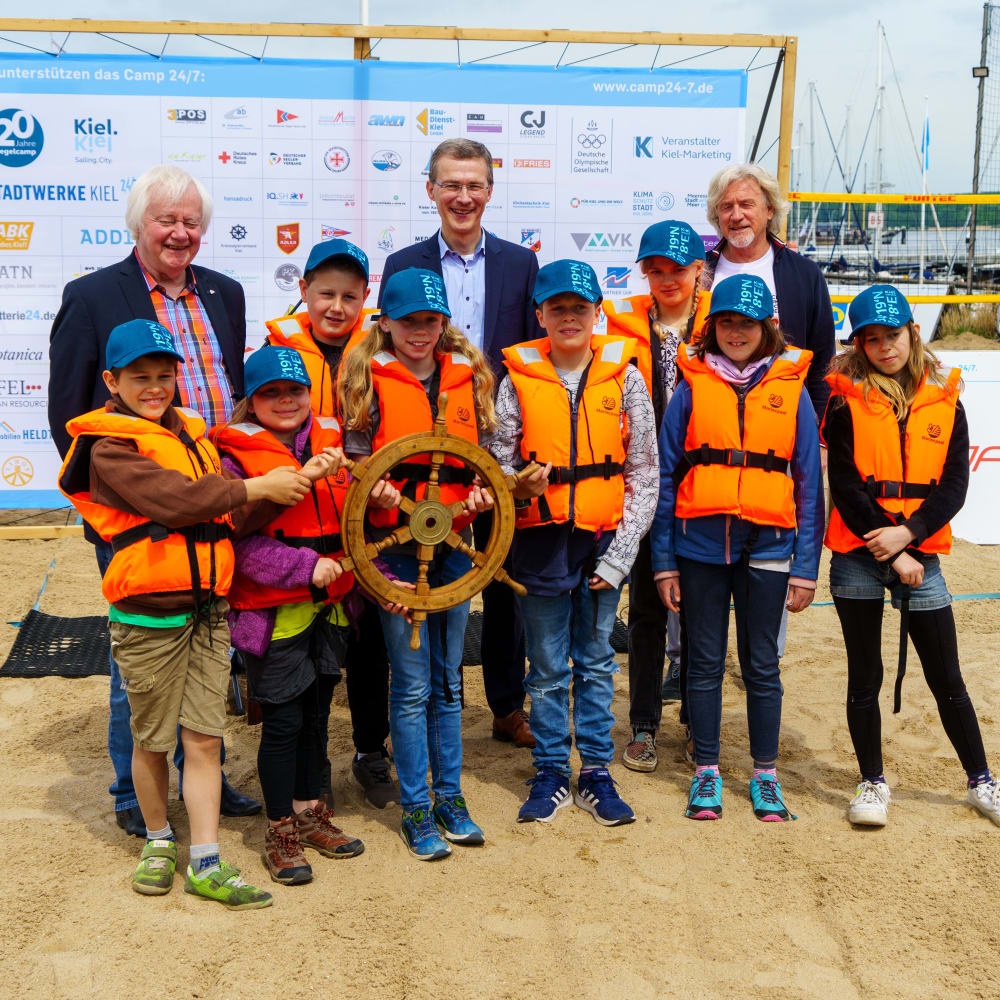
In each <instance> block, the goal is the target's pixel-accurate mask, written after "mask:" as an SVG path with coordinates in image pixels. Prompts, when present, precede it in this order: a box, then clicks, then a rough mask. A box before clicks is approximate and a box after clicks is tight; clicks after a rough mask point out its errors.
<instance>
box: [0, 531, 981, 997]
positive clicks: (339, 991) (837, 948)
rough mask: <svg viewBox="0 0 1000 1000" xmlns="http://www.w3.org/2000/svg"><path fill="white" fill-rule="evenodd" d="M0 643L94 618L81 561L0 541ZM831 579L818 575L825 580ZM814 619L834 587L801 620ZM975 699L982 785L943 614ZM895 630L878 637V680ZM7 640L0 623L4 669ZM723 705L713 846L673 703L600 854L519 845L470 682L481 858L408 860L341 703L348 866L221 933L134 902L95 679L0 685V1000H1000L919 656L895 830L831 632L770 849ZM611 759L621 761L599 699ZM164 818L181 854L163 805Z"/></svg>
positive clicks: (242, 737)
mask: <svg viewBox="0 0 1000 1000" xmlns="http://www.w3.org/2000/svg"><path fill="white" fill-rule="evenodd" d="M0 553H2V555H3V565H4V566H5V567H6V570H5V571H4V588H3V595H4V596H3V598H2V606H3V612H4V613H3V618H2V620H3V621H12V620H16V619H19V618H20V617H22V615H23V614H24V613H25V612H26V611H27V610H28V608H30V607H31V605H32V603H33V602H34V600H35V598H36V595H37V593H38V589H39V587H40V585H41V581H42V578H43V576H44V575H45V572H46V570H47V569H48V568H49V566H50V563H51V562H52V560H53V559H54V560H55V564H54V566H53V567H52V569H51V571H50V574H49V580H48V584H47V586H46V589H45V593H44V594H43V595H42V599H41V608H42V610H43V611H49V612H51V613H54V614H62V615H82V614H97V613H101V612H102V611H103V610H104V608H103V607H102V604H101V600H100V595H99V591H98V582H97V571H96V566H95V562H94V558H93V552H92V550H91V548H90V546H88V545H87V544H86V543H85V542H84V541H83V540H82V539H65V540H60V541H16V542H14V541H4V542H0ZM945 573H946V576H947V578H948V581H949V583H950V585H951V588H952V590H953V592H955V593H963V592H980V591H989V590H992V589H994V588H995V586H996V581H997V580H998V579H1000V548H986V547H976V546H973V545H970V544H967V543H962V542H960V543H958V544H957V545H956V548H955V552H954V554H953V555H952V556H951V557H950V558H949V559H948V560H946V563H945ZM825 576H826V570H825V567H824V570H823V577H824V578H825ZM817 599H818V600H819V601H824V600H828V599H829V595H828V593H827V590H826V586H825V581H824V583H823V585H822V586H821V588H820V593H819V595H818V598H817ZM955 613H956V618H957V620H958V624H959V630H960V636H961V640H960V641H961V652H962V658H963V669H964V672H965V676H966V680H967V682H968V685H969V688H970V690H971V692H972V695H973V699H974V701H975V704H976V706H977V708H978V710H979V715H980V719H981V720H982V724H983V730H984V736H985V742H986V745H987V752H988V754H989V756H990V759H991V760H992V762H993V763H994V764H995V765H998V766H1000V756H998V751H1000V679H998V677H997V670H996V666H997V660H996V652H995V649H996V645H995V636H996V633H997V632H998V630H1000V602H993V601H959V602H956V605H955ZM896 625H897V619H896V617H895V613H893V612H889V613H888V614H887V618H886V627H885V632H884V638H885V660H886V663H887V664H891V665H894V664H895V638H894V637H895V632H896ZM13 635H14V629H13V628H11V627H10V626H8V625H0V642H2V643H3V651H4V652H6V650H7V649H8V648H9V646H10V643H11V642H12V641H13ZM730 661H731V662H730V668H731V669H730V672H729V673H728V674H727V678H726V682H725V692H724V697H725V705H724V718H723V753H722V765H721V766H722V774H723V779H724V785H725V791H724V805H725V813H724V816H723V818H722V820H721V821H720V822H716V823H694V822H691V821H689V820H685V819H684V818H683V809H684V804H685V797H686V791H687V787H688V784H689V781H690V775H691V771H690V767H689V766H688V765H686V764H685V763H684V762H683V756H682V753H681V733H680V729H679V727H678V724H677V721H676V714H677V713H676V706H670V705H668V706H665V710H664V725H663V730H662V732H661V737H660V742H659V750H660V766H659V768H658V769H657V770H656V771H655V772H653V773H651V774H648V775H639V774H634V773H632V772H630V771H627V770H625V769H624V768H623V767H622V766H620V764H616V765H614V768H613V770H614V773H615V776H616V777H617V779H618V780H619V781H620V782H621V790H622V793H623V794H624V796H625V797H626V799H627V800H628V801H629V802H630V803H631V805H632V806H633V807H634V809H635V811H636V814H637V822H636V823H635V824H633V825H631V826H628V827H620V828H614V829H605V828H603V827H600V826H598V825H597V824H596V823H594V821H593V820H592V819H591V818H590V816H589V815H587V814H586V813H584V812H583V811H581V810H579V809H576V808H570V809H567V810H563V811H562V812H561V813H560V814H559V815H558V817H557V820H556V822H555V823H553V824H552V825H551V826H548V825H542V824H529V825H523V826H521V825H518V824H517V823H516V822H515V815H516V812H517V809H518V806H519V804H520V803H521V801H522V799H523V796H524V793H525V788H524V784H523V783H524V781H525V780H526V779H527V778H528V777H530V775H531V773H532V770H531V766H530V757H529V754H528V753H527V752H526V751H521V750H516V749H514V748H511V747H509V746H506V745H504V744H500V743H496V742H494V741H493V740H492V739H491V738H490V716H489V712H488V710H487V709H486V707H485V700H484V697H483V691H482V682H481V675H480V672H479V671H478V670H477V669H467V671H466V694H467V708H466V711H465V716H464V734H465V770H464V786H465V793H466V796H467V798H468V800H469V802H470V806H471V808H472V811H473V815H474V816H475V817H476V818H477V819H478V820H479V822H480V823H481V824H482V826H483V827H484V829H485V831H486V835H487V844H486V846H485V847H483V848H466V849H461V848H459V849H456V850H455V852H454V854H453V856H452V857H451V858H449V859H447V860H445V861H443V862H439V863H436V864H421V863H419V862H417V861H415V860H412V859H411V858H410V857H409V856H408V854H407V853H406V850H405V848H404V846H403V843H402V841H401V840H400V838H399V834H398V818H399V814H398V810H396V809H394V808H392V807H390V808H389V809H386V810H384V811H379V810H377V809H373V808H371V807H369V806H368V805H367V804H365V803H364V802H363V799H362V796H361V794H360V790H359V789H358V787H357V786H356V785H354V784H352V782H351V780H350V778H349V773H350V768H349V760H350V726H349V716H348V712H347V708H346V704H345V698H344V692H343V690H342V687H341V688H340V689H338V692H337V699H336V704H335V707H334V713H333V717H332V719H331V741H330V749H331V757H332V759H333V761H334V784H335V791H336V798H337V813H338V815H339V817H340V822H341V824H342V825H343V827H344V828H345V829H346V830H347V831H348V832H350V833H352V834H355V835H357V836H360V837H362V838H363V840H364V842H365V845H366V850H365V853H364V854H363V855H361V856H360V857H358V858H355V859H352V860H346V861H332V860H326V859H322V858H317V860H316V861H315V863H314V869H315V872H316V878H315V880H314V882H313V883H312V884H311V885H307V886H302V887H296V888H290V887H281V886H273V888H274V891H275V905H274V906H273V907H272V908H270V909H268V910H263V911H254V912H250V913H228V912H225V911H224V910H223V909H222V908H221V907H220V906H217V905H215V904H208V903H204V902H202V901H200V900H197V899H195V898H193V897H191V896H187V895H185V894H184V893H183V892H182V891H181V884H180V883H178V884H175V887H174V890H173V892H172V893H171V894H170V895H168V896H166V897H161V898H145V897H141V896H138V895H136V894H135V893H133V892H132V891H131V889H130V886H129V881H130V875H131V870H132V868H133V866H134V864H135V862H136V859H137V856H138V851H139V841H138V840H136V839H134V838H129V837H126V836H125V835H124V834H123V833H122V832H121V831H120V830H119V829H118V827H117V826H115V824H114V820H113V817H112V812H111V809H112V804H111V799H110V798H109V796H108V795H107V792H106V788H107V785H108V782H109V780H110V767H109V763H108V760H107V756H106V751H105V733H106V721H107V709H106V703H107V683H108V682H107V679H106V678H101V677H94V678H89V679H83V680H68V679H61V678H48V679H42V680H34V681H28V680H18V679H12V678H4V677H3V675H2V673H0V789H2V792H3V795H2V798H0V837H2V839H0V843H2V844H3V846H4V860H5V865H4V867H5V870H6V871H7V876H6V884H5V887H4V888H3V891H2V895H0V940H2V942H3V945H2V956H3V958H2V968H3V973H4V974H3V976H2V977H0V997H4V998H6V997H18V998H28V997H46V998H50V997H60V998H62V997H67V998H90V997H102V998H103V997H119V998H131V997H156V998H163V1000H173V998H189V997H207V998H214V1000H229V998H244V997H277V996H279V995H281V996H304V995H307V994H309V995H314V996H329V997H334V998H338V1000H350V998H355V997H357V998H361V997H365V998H367V997H372V998H382V997H386V998H417V997H429V996H441V995H444V996H459V997H463V998H484V1000H485V998H515V997H516V998H521V997H532V998H539V1000H541V998H570V997H572V998H587V1000H590V998H594V1000H598V998H599V1000H612V998H619V997H621V998H626V997H627V998H629V1000H646V998H653V997H657V998H661V997H691V996H696V997H725V998H744V997H746V998H751V997H754V998H756V997H760V998H772V997H774V996H781V997H784V998H813V997H816V998H836V1000H848V998H854V997H860V996H867V997H879V998H883V997H893V998H896V997H898V998H938V997H943V996H951V997H962V998H965V997H983V998H986V997H990V998H994V997H996V996H998V995H1000V966H998V964H997V961H996V956H997V954H998V951H1000V904H998V902H997V889H996V878H995V870H996V859H997V857H998V855H1000V828H998V827H996V826H994V825H992V824H991V823H989V822H988V821H987V820H986V819H985V818H983V817H982V816H980V815H978V814H977V813H975V812H973V811H972V810H971V809H970V808H969V807H967V806H966V805H965V804H964V803H963V799H964V794H965V792H964V787H963V785H964V776H963V773H962V771H961V769H960V767H959V765H958V763H957V761H956V759H955V757H954V754H953V752H952V750H951V748H950V746H949V745H948V743H947V741H946V739H945V737H944V734H943V732H942V730H941V726H940V723H939V721H938V718H937V713H936V710H935V707H934V704H933V700H932V698H931V696H930V694H929V692H928V691H927V689H926V686H925V685H924V684H923V681H922V679H921V678H920V676H919V667H918V666H917V662H916V659H915V657H914V655H913V653H912V650H911V672H910V674H909V675H908V677H907V681H906V685H905V689H904V705H903V711H902V713H901V714H900V715H898V716H892V715H891V702H890V698H891V683H888V682H887V684H886V685H885V687H884V689H883V694H882V708H883V718H884V743H885V756H886V768H887V774H888V777H889V779H890V782H891V784H892V787H893V793H894V804H893V806H892V808H891V814H890V824H889V826H888V827H886V828H885V829H884V830H855V829H852V828H851V827H850V826H849V825H848V823H847V821H846V818H845V807H846V804H847V801H848V798H849V796H850V794H851V792H852V790H853V786H854V784H855V783H856V781H857V776H856V764H855V761H854V756H853V753H852V751H851V746H850V741H849V739H848V734H847V728H846V724H845V721H844V710H843V699H844V686H845V663H844V652H843V646H842V642H841V638H840V632H839V626H838V623H837V619H836V614H835V612H834V610H833V608H832V607H814V608H810V609H808V610H806V611H805V612H804V613H802V614H801V615H798V616H796V617H795V618H794V619H793V621H792V623H791V627H790V629H789V640H788V650H787V655H786V657H785V660H784V662H783V677H784V684H785V702H784V725H783V728H782V746H781V776H782V779H783V784H784V789H785V792H786V797H787V799H788V802H789V805H790V806H791V808H793V809H794V810H795V812H797V813H798V817H799V818H798V821H797V822H795V823H788V824H783V825H778V824H762V823H759V822H758V821H756V820H755V819H754V818H753V815H752V812H751V809H750V803H749V797H748V793H747V780H748V778H749V760H748V751H747V736H746V721H745V711H744V699H743V695H742V691H741V688H740V685H739V683H738V681H737V680H736V679H735V677H734V674H733V672H732V670H733V668H734V666H735V665H734V663H733V658H732V655H731V657H730ZM614 709H615V715H616V718H617V720H618V722H617V725H616V727H615V739H616V743H617V746H618V747H619V751H620V749H621V747H622V746H624V743H625V740H626V737H627V728H626V727H627V717H628V701H627V684H626V679H625V675H624V674H622V675H620V676H619V677H618V678H617V683H616V694H615V704H614ZM226 743H227V746H228V749H229V762H228V765H227V770H228V773H229V775H230V778H231V779H232V780H233V781H234V783H235V784H237V785H238V786H239V787H240V788H242V789H243V790H244V791H247V792H250V793H252V794H255V795H258V797H259V786H258V784H257V778H256V773H255V756H256V744H257V731H256V730H254V729H248V728H247V726H246V725H245V723H244V721H243V720H242V719H237V718H232V719H230V721H229V725H228V730H227V733H226ZM169 816H170V820H171V822H172V823H173V824H174V826H175V828H176V830H177V832H178V835H179V838H180V841H181V843H182V844H183V843H186V841H187V822H186V819H185V814H184V808H183V805H182V804H180V803H179V802H177V801H176V786H175V784H173V783H172V791H171V802H170V807H169ZM263 830H264V820H263V819H262V818H261V817H259V816H258V817H254V818H250V819H239V820H233V819H223V821H222V828H221V834H220V836H221V844H222V851H223V855H224V857H226V858H227V859H228V860H230V861H231V862H233V863H235V864H237V865H240V866H241V867H242V868H243V869H244V871H245V873H246V874H247V875H248V876H249V877H250V878H251V879H256V880H259V881H258V884H267V885H268V886H270V885H271V883H270V882H269V881H267V878H266V874H265V872H264V869H263V867H262V864H261V861H260V858H259V850H260V846H261V841H262V838H263Z"/></svg>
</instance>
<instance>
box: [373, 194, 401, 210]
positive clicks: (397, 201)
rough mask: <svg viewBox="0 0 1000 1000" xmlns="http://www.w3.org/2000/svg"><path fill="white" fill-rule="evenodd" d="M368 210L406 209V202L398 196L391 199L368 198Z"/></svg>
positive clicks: (395, 195)
mask: <svg viewBox="0 0 1000 1000" xmlns="http://www.w3.org/2000/svg"><path fill="white" fill-rule="evenodd" d="M368 207H369V208H406V200H405V199H404V198H401V197H400V196H399V195H398V194H394V195H393V196H392V197H391V198H369V199H368Z"/></svg>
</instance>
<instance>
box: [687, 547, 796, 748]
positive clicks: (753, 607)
mask: <svg viewBox="0 0 1000 1000" xmlns="http://www.w3.org/2000/svg"><path fill="white" fill-rule="evenodd" d="M677 564H678V567H679V569H680V574H681V600H682V601H683V605H684V627H685V630H686V635H687V652H688V665H687V710H688V719H689V724H690V726H691V734H692V736H693V737H694V759H695V763H696V764H700V765H704V764H718V762H719V734H720V731H721V728H722V679H723V676H724V674H725V670H726V647H727V644H728V639H729V602H730V598H731V599H732V602H733V606H734V608H735V611H736V643H737V648H738V650H739V660H740V669H741V671H742V674H743V683H744V685H745V686H746V694H747V728H748V729H749V731H750V753H751V754H752V755H753V759H754V761H755V763H758V764H770V763H771V762H773V761H774V760H776V759H777V756H778V731H779V729H780V727H781V695H782V689H781V669H780V667H779V664H778V629H779V628H780V627H781V609H782V608H783V607H784V604H785V591H786V590H787V588H788V574H787V573H776V572H774V571H773V570H766V569H755V568H753V567H752V566H748V565H747V563H746V560H743V559H741V560H740V561H739V562H737V563H733V564H731V565H724V564H716V563H703V562H697V561H695V560H693V559H685V558H683V557H681V556H678V557H677ZM751 595H752V602H751V600H750V597H751Z"/></svg>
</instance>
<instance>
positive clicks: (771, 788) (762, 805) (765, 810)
mask: <svg viewBox="0 0 1000 1000" xmlns="http://www.w3.org/2000/svg"><path fill="white" fill-rule="evenodd" d="M750 801H751V802H752V803H753V814H754V816H756V817H757V819H759V820H760V821H761V822H762V823H785V822H787V821H788V820H790V819H795V816H794V815H793V814H792V813H790V812H789V811H788V807H787V806H786V805H785V800H784V799H783V798H782V797H781V782H780V781H778V779H777V778H775V777H773V776H772V775H770V774H758V775H757V777H756V778H751V779H750Z"/></svg>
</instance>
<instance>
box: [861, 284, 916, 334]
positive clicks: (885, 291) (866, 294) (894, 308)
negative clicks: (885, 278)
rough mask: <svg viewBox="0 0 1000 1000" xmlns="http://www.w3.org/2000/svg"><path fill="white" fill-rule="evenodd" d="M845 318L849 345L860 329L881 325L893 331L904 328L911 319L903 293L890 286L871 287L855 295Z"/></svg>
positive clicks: (911, 313)
mask: <svg viewBox="0 0 1000 1000" xmlns="http://www.w3.org/2000/svg"><path fill="white" fill-rule="evenodd" d="M847 318H848V319H849V320H850V321H851V335H850V336H849V337H848V338H847V343H848V344H849V343H850V342H851V341H852V340H853V339H854V335H855V334H856V333H857V332H858V331H859V330H861V329H862V327H866V326H871V325H872V324H873V323H881V324H882V325H883V326H890V327H892V328H893V329H895V328H896V327H900V326H905V325H906V324H907V323H909V322H910V320H911V319H913V312H912V311H911V310H910V303H909V302H907V301H906V299H905V297H904V296H903V293H902V292H901V291H899V289H898V288H893V286H892V285H873V286H872V287H871V288H866V289H865V290H864V291H863V292H861V293H859V294H858V295H855V297H854V298H853V299H852V300H851V304H850V305H849V306H848V307H847Z"/></svg>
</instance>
